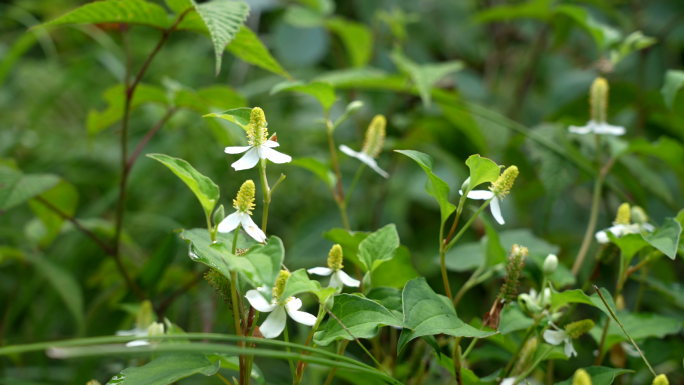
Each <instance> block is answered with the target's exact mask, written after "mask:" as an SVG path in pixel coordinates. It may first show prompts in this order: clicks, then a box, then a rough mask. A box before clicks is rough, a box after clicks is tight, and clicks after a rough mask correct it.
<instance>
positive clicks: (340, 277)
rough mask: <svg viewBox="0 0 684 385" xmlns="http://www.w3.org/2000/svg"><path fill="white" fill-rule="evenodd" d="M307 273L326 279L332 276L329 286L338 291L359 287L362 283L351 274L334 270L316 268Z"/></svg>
mask: <svg viewBox="0 0 684 385" xmlns="http://www.w3.org/2000/svg"><path fill="white" fill-rule="evenodd" d="M307 271H308V272H309V274H316V275H322V276H325V277H327V276H329V275H332V276H331V277H330V285H329V286H330V287H335V288H338V289H341V288H342V287H343V286H349V287H359V284H360V283H361V282H359V281H358V280H356V279H354V278H352V277H350V276H349V274H347V273H345V272H344V271H342V270H333V269H331V268H328V267H314V268H313V269H309V270H307Z"/></svg>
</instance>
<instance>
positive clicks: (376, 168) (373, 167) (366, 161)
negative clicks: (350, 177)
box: [359, 154, 389, 178]
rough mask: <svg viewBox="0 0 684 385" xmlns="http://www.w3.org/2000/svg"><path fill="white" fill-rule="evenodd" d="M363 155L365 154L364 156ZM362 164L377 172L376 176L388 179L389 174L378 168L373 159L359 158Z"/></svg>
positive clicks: (367, 157)
mask: <svg viewBox="0 0 684 385" xmlns="http://www.w3.org/2000/svg"><path fill="white" fill-rule="evenodd" d="M364 155H365V154H364ZM359 159H360V160H361V161H362V162H363V163H365V164H367V165H368V167H370V168H372V169H373V171H375V172H377V173H378V174H380V175H382V177H383V178H389V174H388V173H387V171H385V170H383V169H381V168H380V167H379V166H378V162H376V161H375V159H373V158H371V157H370V156H365V157H363V158H359Z"/></svg>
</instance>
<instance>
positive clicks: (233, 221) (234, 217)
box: [218, 211, 241, 233]
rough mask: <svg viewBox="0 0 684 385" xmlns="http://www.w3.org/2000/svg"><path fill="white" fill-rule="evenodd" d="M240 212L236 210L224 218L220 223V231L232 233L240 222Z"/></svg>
mask: <svg viewBox="0 0 684 385" xmlns="http://www.w3.org/2000/svg"><path fill="white" fill-rule="evenodd" d="M240 217H241V215H240V212H239V211H236V212H234V213H232V214H230V215H228V216H227V217H225V218H223V220H222V221H221V223H219V225H218V232H219V233H230V232H231V231H233V230H235V228H236V227H238V225H239V224H240Z"/></svg>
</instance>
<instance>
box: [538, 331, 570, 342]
mask: <svg viewBox="0 0 684 385" xmlns="http://www.w3.org/2000/svg"><path fill="white" fill-rule="evenodd" d="M567 337H568V333H566V332H565V331H563V330H558V331H556V330H546V331H545V332H544V341H546V342H548V343H550V344H551V345H560V344H562V343H563V341H564V340H565V339H566V338H567Z"/></svg>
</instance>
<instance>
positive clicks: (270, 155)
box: [259, 146, 292, 164]
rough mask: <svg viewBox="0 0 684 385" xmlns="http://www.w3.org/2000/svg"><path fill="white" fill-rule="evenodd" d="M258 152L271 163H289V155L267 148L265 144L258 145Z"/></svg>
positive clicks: (290, 159) (290, 158)
mask: <svg viewBox="0 0 684 385" xmlns="http://www.w3.org/2000/svg"><path fill="white" fill-rule="evenodd" d="M259 151H260V154H259V156H260V157H261V159H268V160H270V161H271V162H273V163H278V164H280V163H289V162H291V161H292V157H291V156H289V155H285V154H283V153H282V152H278V151H276V150H274V149H272V148H268V147H265V146H261V147H259Z"/></svg>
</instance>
